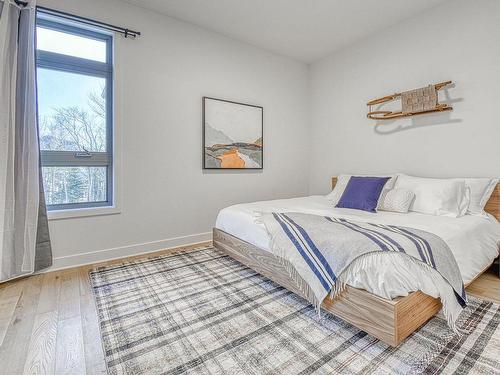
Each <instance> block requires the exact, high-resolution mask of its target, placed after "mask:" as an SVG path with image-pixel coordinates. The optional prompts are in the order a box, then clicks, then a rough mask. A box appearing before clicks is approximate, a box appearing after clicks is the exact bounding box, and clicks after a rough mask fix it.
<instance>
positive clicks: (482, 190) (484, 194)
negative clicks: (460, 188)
mask: <svg viewBox="0 0 500 375" xmlns="http://www.w3.org/2000/svg"><path fill="white" fill-rule="evenodd" d="M464 181H465V186H467V187H468V188H469V189H470V203H469V207H468V210H467V214H469V215H486V213H485V212H484V206H486V203H488V200H489V199H490V197H491V194H492V193H493V190H495V187H496V186H497V184H498V179H496V178H464Z"/></svg>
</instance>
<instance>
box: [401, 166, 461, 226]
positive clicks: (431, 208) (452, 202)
mask: <svg viewBox="0 0 500 375" xmlns="http://www.w3.org/2000/svg"><path fill="white" fill-rule="evenodd" d="M395 188H396V189H408V190H411V191H412V192H413V193H415V199H414V200H413V203H412V204H411V206H410V209H409V210H410V211H414V212H420V213H423V214H428V215H436V216H450V217H459V216H463V215H464V214H465V213H466V212H467V207H468V205H469V200H468V194H467V189H466V187H465V182H464V181H463V180H459V179H438V178H421V177H412V176H406V175H398V179H397V180H396V185H395Z"/></svg>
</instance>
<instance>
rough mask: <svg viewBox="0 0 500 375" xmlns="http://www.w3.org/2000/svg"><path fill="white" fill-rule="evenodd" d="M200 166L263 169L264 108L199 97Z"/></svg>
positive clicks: (204, 167)
mask: <svg viewBox="0 0 500 375" xmlns="http://www.w3.org/2000/svg"><path fill="white" fill-rule="evenodd" d="M202 126H203V129H202V132H203V145H202V148H203V150H202V151H203V153H202V154H203V169H215V170H225V169H233V170H234V169H249V170H252V169H254V170H255V169H257V170H258V169H263V168H264V142H263V139H264V108H263V107H261V106H258V105H253V104H247V103H240V102H236V101H231V100H225V99H218V98H213V97H209V96H204V97H203V98H202Z"/></svg>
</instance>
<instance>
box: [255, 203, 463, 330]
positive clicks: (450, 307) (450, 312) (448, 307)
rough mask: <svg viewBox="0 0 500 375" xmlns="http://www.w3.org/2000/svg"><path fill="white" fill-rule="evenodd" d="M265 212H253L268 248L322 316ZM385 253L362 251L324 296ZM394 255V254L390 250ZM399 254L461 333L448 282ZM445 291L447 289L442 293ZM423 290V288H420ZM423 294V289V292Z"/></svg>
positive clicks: (337, 292)
mask: <svg viewBox="0 0 500 375" xmlns="http://www.w3.org/2000/svg"><path fill="white" fill-rule="evenodd" d="M263 216H264V212H257V211H254V221H255V222H256V223H258V224H263V225H264V226H265V227H266V229H267V232H268V235H269V237H270V238H269V248H270V249H271V250H272V252H273V254H274V255H276V256H277V257H278V259H279V262H280V263H281V265H282V266H283V267H284V268H285V270H286V271H287V273H288V275H289V276H290V278H291V279H292V280H293V281H294V284H295V285H296V286H297V288H298V289H299V291H300V294H301V295H302V297H304V298H306V299H307V300H308V301H309V302H310V303H311V304H312V305H313V306H314V308H315V310H316V311H317V312H318V317H321V304H322V303H323V300H324V298H322V299H319V298H317V297H316V295H315V294H314V293H313V290H312V289H311V288H310V287H309V285H308V284H307V283H306V282H305V281H304V279H303V278H302V277H301V276H300V275H299V274H298V272H297V270H296V269H295V267H294V266H293V265H292V263H290V262H289V261H288V260H287V259H286V250H285V249H281V248H280V246H277V241H276V236H277V234H278V233H279V229H280V228H279V227H278V225H279V224H277V223H276V222H275V221H273V220H269V221H265V220H263ZM269 226H273V227H274V226H276V229H277V230H272V228H270V227H269ZM387 254H388V253H383V252H374V253H367V254H363V255H361V256H360V257H358V258H356V259H355V260H353V261H352V262H351V263H350V264H349V265H348V266H347V267H346V268H344V269H343V270H342V271H341V272H340V274H339V275H337V280H336V282H335V284H334V285H333V287H332V289H331V291H330V292H329V293H327V294H326V295H325V298H326V297H327V296H330V298H332V299H337V298H339V297H341V296H342V294H343V293H344V292H345V289H346V286H347V285H348V281H349V279H350V278H352V277H355V275H356V274H358V273H359V272H364V271H366V270H368V269H373V268H374V267H373V259H374V258H373V257H374V256H379V255H380V256H385V255H387ZM390 254H394V253H390ZM397 254H398V255H400V256H401V258H400V259H401V261H402V262H405V263H406V264H405V265H406V266H407V267H408V268H412V267H419V268H420V270H421V271H422V272H423V273H425V274H426V276H428V277H429V278H430V280H432V282H433V283H434V284H435V285H436V290H438V291H439V296H438V297H439V298H440V299H441V303H442V306H443V308H442V311H443V315H444V316H445V319H446V321H447V323H448V326H449V327H450V328H451V329H452V330H453V332H454V333H456V334H458V335H461V334H462V333H463V332H464V331H462V330H460V329H459V328H458V327H457V326H456V324H455V323H456V321H457V319H458V316H459V315H460V313H461V312H462V310H463V308H462V306H460V304H459V303H458V301H457V300H456V297H455V294H454V290H453V288H452V287H451V285H450V284H449V283H448V282H447V281H446V280H445V279H444V278H443V277H442V276H441V275H440V274H439V273H438V272H437V271H435V270H434V269H433V268H432V267H430V266H429V265H427V264H425V263H423V262H421V261H419V260H418V259H415V258H413V257H411V256H409V255H407V254H403V253H397ZM444 291H447V293H445V292H444ZM423 292H424V291H423ZM424 293H425V292H424Z"/></svg>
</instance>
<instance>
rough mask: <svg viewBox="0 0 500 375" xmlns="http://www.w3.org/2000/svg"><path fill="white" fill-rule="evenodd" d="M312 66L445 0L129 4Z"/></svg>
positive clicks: (137, 0) (151, 0)
mask: <svg viewBox="0 0 500 375" xmlns="http://www.w3.org/2000/svg"><path fill="white" fill-rule="evenodd" d="M125 1H127V2H129V3H132V4H135V5H138V6H140V7H143V8H147V9H150V10H154V11H157V12H160V13H163V14H166V15H168V16H171V17H174V18H177V19H180V20H183V21H187V22H190V23H193V24H195V25H199V26H202V27H204V28H206V29H209V30H212V31H215V32H218V33H220V34H223V35H226V36H228V37H231V38H234V39H237V40H240V41H244V42H247V43H250V44H253V45H255V46H257V47H261V48H264V49H266V50H269V51H272V52H276V53H279V54H281V55H285V56H289V57H292V58H295V59H297V60H301V61H304V62H308V63H310V62H313V61H315V60H318V59H320V58H322V57H325V56H327V55H328V54H330V53H332V52H334V51H336V50H338V49H340V48H342V47H344V46H346V45H348V44H350V43H353V42H355V41H357V40H359V39H362V38H363V37H366V36H368V35H370V34H372V33H373V32H375V31H377V30H381V29H384V28H387V27H389V26H392V25H394V24H396V23H398V22H401V21H403V20H404V19H406V18H409V17H412V16H414V15H416V14H418V13H420V12H423V11H425V10H427V9H430V8H432V7H434V6H436V5H438V4H440V3H442V2H444V0H418V1H417V0H125Z"/></svg>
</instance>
